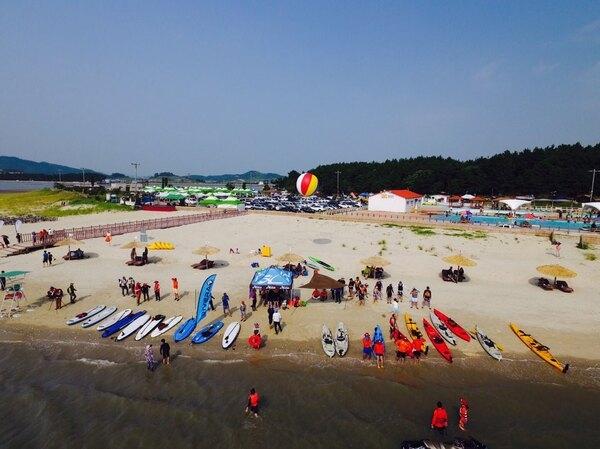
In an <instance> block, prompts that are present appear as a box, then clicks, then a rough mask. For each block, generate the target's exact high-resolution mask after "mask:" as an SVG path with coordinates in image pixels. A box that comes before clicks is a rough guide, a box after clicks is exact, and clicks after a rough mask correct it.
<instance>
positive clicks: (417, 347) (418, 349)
mask: <svg viewBox="0 0 600 449" xmlns="http://www.w3.org/2000/svg"><path fill="white" fill-rule="evenodd" d="M424 345H425V339H424V338H423V337H419V338H415V339H414V340H413V342H412V353H413V357H414V358H415V362H419V361H420V360H421V354H422V352H423V346H424Z"/></svg>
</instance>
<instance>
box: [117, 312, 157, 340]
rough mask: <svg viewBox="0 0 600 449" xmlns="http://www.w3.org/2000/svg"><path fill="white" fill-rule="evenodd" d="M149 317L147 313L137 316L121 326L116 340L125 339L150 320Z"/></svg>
mask: <svg viewBox="0 0 600 449" xmlns="http://www.w3.org/2000/svg"><path fill="white" fill-rule="evenodd" d="M150 318H152V317H151V316H150V315H148V314H147V313H144V314H143V315H140V316H138V317H137V318H136V319H135V320H133V321H132V322H130V323H129V324H128V325H127V326H125V327H124V328H123V330H122V331H121V333H120V334H119V335H118V336H117V338H116V341H121V340H125V339H126V338H127V337H129V336H130V335H131V334H133V333H134V332H135V331H137V330H138V329H139V328H140V327H142V326H143V325H144V324H146V323H147V322H148V321H150Z"/></svg>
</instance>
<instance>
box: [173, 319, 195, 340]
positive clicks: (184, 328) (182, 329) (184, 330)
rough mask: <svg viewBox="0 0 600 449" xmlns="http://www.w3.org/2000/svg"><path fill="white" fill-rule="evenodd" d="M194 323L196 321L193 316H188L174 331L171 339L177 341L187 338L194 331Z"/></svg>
mask: <svg viewBox="0 0 600 449" xmlns="http://www.w3.org/2000/svg"><path fill="white" fill-rule="evenodd" d="M196 324H198V323H197V322H196V317H195V316H193V317H191V318H188V320H187V321H186V322H185V323H183V324H182V325H181V326H179V328H178V329H177V330H176V331H175V335H173V341H174V342H175V343H177V342H180V341H182V340H185V339H186V338H188V337H189V336H190V335H191V333H192V332H194V329H196Z"/></svg>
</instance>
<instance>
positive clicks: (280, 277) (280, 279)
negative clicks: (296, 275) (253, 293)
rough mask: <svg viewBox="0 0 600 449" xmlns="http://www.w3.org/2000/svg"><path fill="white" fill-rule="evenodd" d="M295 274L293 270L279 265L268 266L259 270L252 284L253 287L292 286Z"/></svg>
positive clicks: (287, 287)
mask: <svg viewBox="0 0 600 449" xmlns="http://www.w3.org/2000/svg"><path fill="white" fill-rule="evenodd" d="M293 281H294V280H293V275H292V272H291V271H288V270H284V269H283V268H279V267H268V268H264V269H262V270H259V271H257V272H256V273H255V274H254V277H253V278H252V282H250V284H251V285H252V286H253V287H258V288H260V287H265V288H277V287H279V288H283V289H290V288H292V283H293Z"/></svg>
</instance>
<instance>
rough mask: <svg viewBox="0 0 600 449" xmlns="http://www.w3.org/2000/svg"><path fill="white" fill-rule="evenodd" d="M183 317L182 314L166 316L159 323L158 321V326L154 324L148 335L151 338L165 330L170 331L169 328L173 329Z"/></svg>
mask: <svg viewBox="0 0 600 449" xmlns="http://www.w3.org/2000/svg"><path fill="white" fill-rule="evenodd" d="M182 319H183V316H182V315H176V316H172V317H170V318H167V319H166V320H164V321H161V322H160V323H158V326H156V327H155V328H154V330H153V331H152V333H151V334H150V337H152V338H156V337H158V336H159V335H162V334H164V333H165V332H168V331H170V330H171V329H173V328H174V327H175V326H177V324H178V323H179V322H180V321H181V320H182Z"/></svg>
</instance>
